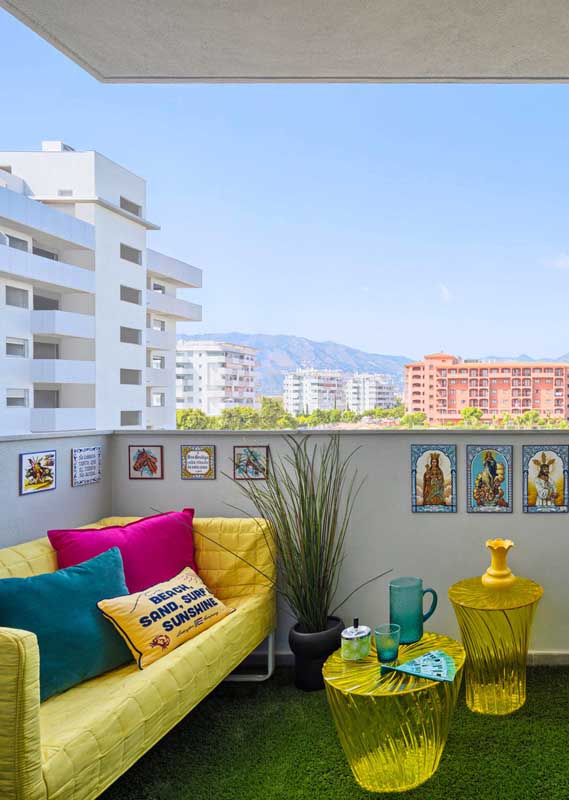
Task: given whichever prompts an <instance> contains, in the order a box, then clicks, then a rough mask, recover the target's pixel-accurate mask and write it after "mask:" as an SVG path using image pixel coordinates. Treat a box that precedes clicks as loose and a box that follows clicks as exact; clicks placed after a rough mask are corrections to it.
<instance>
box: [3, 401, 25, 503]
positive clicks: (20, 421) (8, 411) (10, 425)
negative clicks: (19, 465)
mask: <svg viewBox="0 0 569 800" xmlns="http://www.w3.org/2000/svg"><path fill="white" fill-rule="evenodd" d="M31 411H32V409H31V408H18V407H16V408H12V407H11V408H7V407H6V400H5V398H4V397H0V430H3V431H10V433H11V434H12V435H14V436H17V435H18V434H24V433H29V431H30V415H31ZM0 447H1V445H0ZM2 456H3V457H4V450H2ZM0 484H1V481H0ZM0 494H1V491H0Z"/></svg>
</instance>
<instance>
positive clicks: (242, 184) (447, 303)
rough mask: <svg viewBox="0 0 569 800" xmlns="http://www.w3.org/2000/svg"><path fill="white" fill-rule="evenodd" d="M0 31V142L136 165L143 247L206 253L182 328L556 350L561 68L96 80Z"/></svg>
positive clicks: (563, 262) (568, 100) (567, 247)
mask: <svg viewBox="0 0 569 800" xmlns="http://www.w3.org/2000/svg"><path fill="white" fill-rule="evenodd" d="M0 41H1V42H2V48H1V49H0V75H2V81H1V88H0V100H1V103H0V149H6V150H10V149H21V150H27V149H38V148H39V146H40V141H41V139H63V140H65V141H67V142H68V143H70V144H71V145H73V146H74V147H76V148H77V149H96V150H99V151H100V152H102V153H104V154H105V155H107V156H109V157H110V158H113V159H114V160H116V161H118V162H119V163H121V164H124V165H125V166H127V167H129V168H130V169H132V170H134V171H135V172H137V173H139V174H141V175H143V176H144V177H145V178H147V180H148V181H149V216H150V218H151V219H155V220H157V221H158V222H160V223H161V224H162V230H161V231H160V232H158V233H156V234H152V235H151V237H150V243H151V245H152V246H154V247H157V248H158V249H161V250H163V251H164V252H167V253H170V254H171V255H174V256H177V257H179V258H182V259H185V260H187V261H190V262H191V263H194V264H196V265H197V266H200V267H202V268H203V269H204V289H203V291H202V292H199V293H197V292H189V293H188V294H187V297H188V299H193V300H195V301H198V302H202V303H203V305H204V317H205V320H204V323H203V324H200V325H186V326H183V329H185V330H186V331H187V332H191V331H194V332H200V333H201V332H207V331H230V330H239V331H244V332H251V333H253V332H255V333H284V334H295V335H299V336H307V337H309V338H312V339H317V340H326V339H330V340H333V341H338V342H341V343H344V344H348V345H352V346H354V347H359V348H362V349H365V350H368V351H372V352H381V353H398V354H404V355H408V356H411V357H417V356H420V355H422V354H423V353H424V352H430V351H433V350H438V349H441V348H442V349H445V350H447V351H451V352H456V353H457V354H460V355H463V356H476V355H489V354H494V355H517V354H519V353H522V352H527V353H529V354H530V355H532V356H536V357H539V356H558V355H560V354H562V353H565V352H567V351H569V335H567V336H566V335H565V328H566V325H565V320H566V318H567V303H568V300H569V225H568V213H567V212H568V198H569V157H568V147H567V143H568V135H569V86H563V85H559V86H523V85H512V86H491V85H479V86H459V85H447V86H420V85H417V86H413V85H401V86H398V85H341V84H340V85H273V86H271V85H268V86H265V85H234V86H231V85H228V86H220V85H211V86H207V85H197V86H190V85H172V86H156V85H148V86H144V85H138V86H111V85H102V84H99V83H97V82H96V81H95V79H94V78H91V77H90V76H89V75H87V74H86V73H84V72H83V71H82V70H81V69H80V68H79V67H77V66H76V65H75V64H73V63H72V62H71V61H69V60H68V59H67V58H66V57H65V56H63V55H62V54H60V53H59V52H58V51H56V50H55V49H53V48H52V47H51V46H49V45H48V44H47V43H45V42H44V41H43V40H41V39H40V38H39V37H37V36H36V35H35V34H33V33H32V32H31V31H29V30H28V29H26V28H25V27H24V26H23V25H21V24H20V23H19V22H17V21H16V20H14V19H13V18H12V17H11V16H9V15H8V14H7V13H5V12H4V11H0ZM198 294H199V297H198ZM558 333H559V334H560V335H559V336H558V335H557V334H558Z"/></svg>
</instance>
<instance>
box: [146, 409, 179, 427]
mask: <svg viewBox="0 0 569 800" xmlns="http://www.w3.org/2000/svg"><path fill="white" fill-rule="evenodd" d="M146 423H147V425H152V427H153V428H163V429H165V430H173V429H175V428H176V409H175V407H172V406H154V407H150V408H147V409H146Z"/></svg>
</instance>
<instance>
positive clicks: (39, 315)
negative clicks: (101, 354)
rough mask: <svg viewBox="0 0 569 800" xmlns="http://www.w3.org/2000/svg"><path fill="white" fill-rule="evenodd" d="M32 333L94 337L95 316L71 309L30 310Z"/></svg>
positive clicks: (81, 337) (83, 337)
mask: <svg viewBox="0 0 569 800" xmlns="http://www.w3.org/2000/svg"><path fill="white" fill-rule="evenodd" d="M31 317H32V333H36V334H46V335H51V336H74V337H77V338H80V339H94V338H95V317H93V316H88V315H87V314H75V313H73V312H71V311H32V312H31Z"/></svg>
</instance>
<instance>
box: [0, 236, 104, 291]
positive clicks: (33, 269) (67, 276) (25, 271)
mask: <svg viewBox="0 0 569 800" xmlns="http://www.w3.org/2000/svg"><path fill="white" fill-rule="evenodd" d="M0 274H4V275H7V276H9V277H14V278H17V279H19V280H22V281H28V282H32V283H34V284H35V285H36V286H42V287H45V288H46V289H51V290H53V289H59V290H61V289H64V290H67V291H73V292H88V293H90V294H94V293H95V273H94V271H92V270H89V269H83V268H82V267H76V266H74V265H73V264H66V263H65V262H64V261H53V260H52V259H51V258H44V257H43V256H36V255H34V254H33V253H28V252H26V251H25V250H16V249H15V248H14V247H8V246H7V245H3V244H0Z"/></svg>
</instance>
